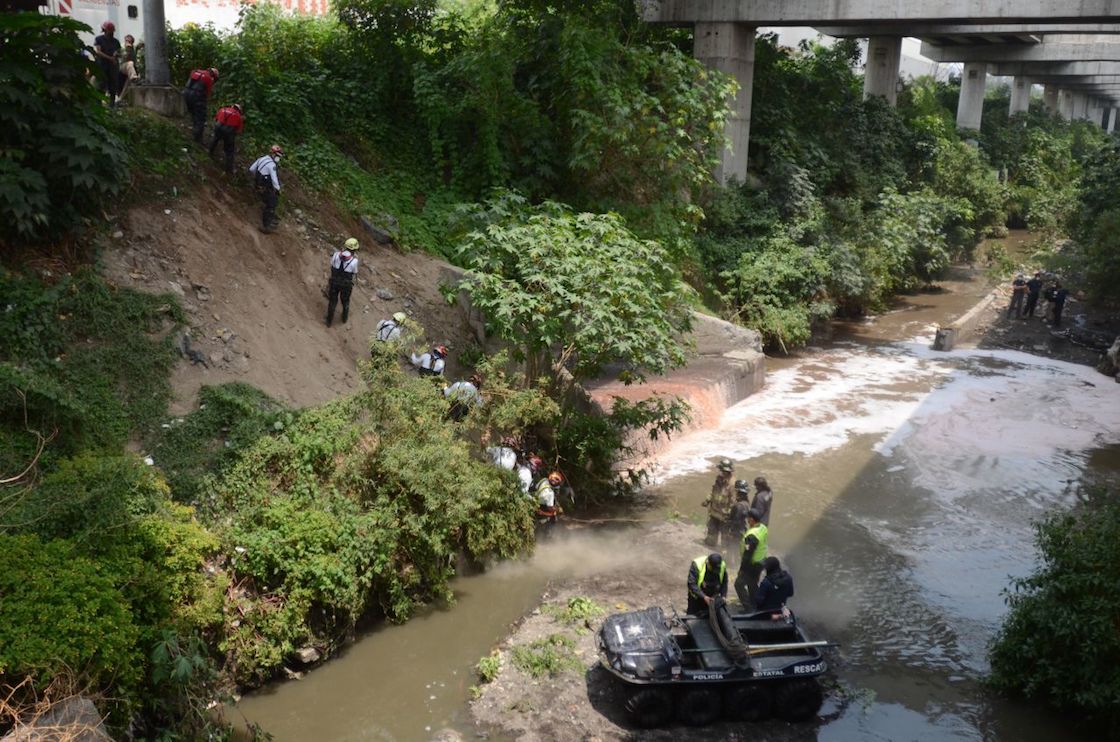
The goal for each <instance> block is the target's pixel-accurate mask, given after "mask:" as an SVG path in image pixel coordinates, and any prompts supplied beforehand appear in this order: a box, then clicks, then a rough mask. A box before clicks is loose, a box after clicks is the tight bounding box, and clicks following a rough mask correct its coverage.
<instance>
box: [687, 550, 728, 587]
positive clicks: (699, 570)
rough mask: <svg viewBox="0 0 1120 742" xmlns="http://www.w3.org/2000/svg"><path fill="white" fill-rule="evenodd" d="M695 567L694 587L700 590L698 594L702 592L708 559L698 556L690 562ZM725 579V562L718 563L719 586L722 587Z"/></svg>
mask: <svg viewBox="0 0 1120 742" xmlns="http://www.w3.org/2000/svg"><path fill="white" fill-rule="evenodd" d="M692 563H693V564H695V565H696V587H698V588H700V592H704V575H705V574H707V572H708V557H707V556H699V557H696V558H695V559H693V560H692ZM725 577H727V562H720V563H719V585H717V586H716V588H717V589H718V588H719V586H720V585H723V579H724V578H725Z"/></svg>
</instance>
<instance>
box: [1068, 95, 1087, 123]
mask: <svg viewBox="0 0 1120 742" xmlns="http://www.w3.org/2000/svg"><path fill="white" fill-rule="evenodd" d="M1072 99H1073V103H1072V106H1071V108H1070V116H1072V117H1073V118H1074V119H1075V120H1078V121H1084V120H1085V119H1087V118H1089V96H1088V95H1086V94H1085V93H1073V94H1072Z"/></svg>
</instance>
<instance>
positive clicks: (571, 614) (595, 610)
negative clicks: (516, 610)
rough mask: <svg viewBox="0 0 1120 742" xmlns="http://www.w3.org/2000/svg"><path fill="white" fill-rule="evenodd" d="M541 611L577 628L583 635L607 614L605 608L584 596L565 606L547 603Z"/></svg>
mask: <svg viewBox="0 0 1120 742" xmlns="http://www.w3.org/2000/svg"><path fill="white" fill-rule="evenodd" d="M541 610H542V611H544V612H545V613H547V614H549V615H550V616H552V617H553V618H555V619H556V620H557V621H560V622H561V623H564V624H567V625H569V626H575V627H576V630H577V631H579V632H581V633H582V632H586V631H588V630H590V629H591V622H592V621H594V620H595V619H597V618H599V617H600V616H602V615H603V614H604V613H606V609H605V608H603V606H601V605H599V604H598V603H596V602H595V601H594V600H592V599H591V598H587V597H584V596H583V595H577V596H575V597H572V598H569V599H568V602H567V603H565V604H563V605H561V604H557V603H546V604H545V605H543V606H542V607H541Z"/></svg>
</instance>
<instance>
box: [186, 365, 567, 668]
mask: <svg viewBox="0 0 1120 742" xmlns="http://www.w3.org/2000/svg"><path fill="white" fill-rule="evenodd" d="M373 350H374V357H373V359H372V362H371V363H370V365H369V366H368V368H367V369H366V377H367V382H368V384H369V389H368V391H366V392H363V393H361V394H359V395H357V396H355V397H352V398H349V399H344V400H339V401H337V402H333V403H330V404H327V405H324V406H323V407H319V408H316V409H313V410H306V411H304V412H302V413H301V414H300V415H299V416H298V417H297V418H296V419H295V420H294V421H293V422H292V423H291V424H289V425H288V426H287V427H285V429H284V431H283V432H281V433H278V434H275V435H271V436H268V437H264V438H261V439H260V440H259V441H258V442H257V443H256V444H254V445H253V446H251V447H249V448H247V449H246V450H244V452H243V453H242V454H241V455H240V456H239V457H238V461H237V462H236V463H235V464H234V465H233V466H232V467H230V469H229V470H228V472H227V473H226V474H225V475H224V476H222V477H220V478H217V479H215V480H212V481H211V482H210V483H209V484H208V486H207V487H206V490H207V491H209V492H212V498H211V499H209V500H207V501H206V504H205V509H206V510H207V512H208V513H210V514H211V516H210V517H211V519H212V520H213V521H214V522H215V526H216V528H217V529H218V530H219V532H220V533H221V535H222V539H223V541H224V542H225V545H226V552H227V553H230V554H236V556H235V557H234V559H233V561H232V563H231V570H232V572H233V576H234V579H235V580H236V581H237V582H238V584H239V585H241V588H240V589H239V591H238V593H237V595H236V597H235V598H234V599H233V603H232V605H231V606H230V609H231V611H233V613H231V617H232V615H236V616H237V620H236V621H234V622H229V623H227V633H226V636H225V638H224V639H223V644H222V646H223V648H224V649H225V650H226V651H227V652H228V653H229V655H230V669H231V671H232V672H233V674H234V676H235V677H236V678H237V679H239V680H242V681H253V680H257V681H259V680H261V679H265V678H267V677H269V676H271V674H272V673H274V672H276V670H277V669H278V667H279V665H280V663H281V662H282V661H283V660H284V658H285V657H286V656H287V655H288V654H289V653H290V652H291V651H292V650H294V649H296V648H298V647H300V646H302V645H304V644H316V645H319V646H323V647H331V646H334V645H336V644H337V643H338V641H339V640H341V639H342V638H344V637H345V636H347V635H348V633H349V632H350V631H351V630H352V629H353V627H354V625H355V623H356V622H357V620H358V619H359V618H360V617H361V616H363V615H365V614H366V613H367V612H369V611H370V610H373V611H375V612H377V613H380V614H383V615H386V616H388V617H389V618H391V619H393V620H403V619H405V618H407V617H408V616H409V614H410V613H411V612H412V610H413V609H414V607H415V605H416V604H417V603H418V602H420V601H425V600H430V599H433V598H435V599H442V600H449V599H450V597H451V594H450V590H449V588H448V580H449V579H450V578H451V576H452V575H453V573H454V564H455V560H456V556H457V554H459V553H460V552H461V553H464V554H465V555H467V556H468V557H469V558H471V559H473V560H476V561H479V562H482V561H485V560H487V559H489V558H491V557H510V556H513V555H515V554H517V553H518V552H520V551H522V550H524V549H526V548H528V547H529V545H530V543H531V539H532V520H531V517H530V514H531V508H530V507H529V503H528V501H527V500H526V499H525V498H524V496H523V495H522V494H521V492H520V490H519V489H518V488H517V485H516V483H515V482H514V481H513V479H512V478H511V477H510V476H509V473H508V472H502V471H500V470H498V469H496V468H494V467H492V466H490V465H489V464H486V463H483V462H482V461H481V460H480V458H479V457H478V456H477V455H475V451H473V450H472V446H471V444H470V443H469V442H468V440H467V439H465V438H464V437H463V436H462V432H463V428H462V426H463V425H465V426H467V427H468V428H470V427H473V426H482V427H483V428H485V427H486V425H487V424H488V422H490V421H493V420H502V421H504V423H505V425H506V426H507V427H505V428H504V429H502V430H500V431H489V430H486V431H485V433H486V436H487V437H489V436H490V435H492V434H496V433H498V432H501V433H509V432H514V431H515V430H516V429H517V428H518V427H525V426H529V425H533V424H535V423H537V422H540V421H541V420H542V419H549V418H550V417H551V415H553V414H555V407H554V406H552V405H551V404H550V403H549V402H548V401H547V400H546V399H544V398H543V396H541V395H540V394H539V392H533V391H532V390H530V391H528V392H525V391H519V389H522V388H523V385H522V384H520V383H517V380H512V381H514V385H513V386H509V385H507V384H506V383H505V382H504V381H503V380H502V379H501V375H500V374H499V373H498V372H497V371H496V370H492V371H493V372H492V373H491V374H490V375H489V379H488V383H487V391H488V396H489V398H490V403H489V404H488V405H487V407H490V408H493V409H490V410H488V411H487V414H486V415H480V416H479V417H478V418H477V419H472V418H474V417H475V416H474V415H471V416H469V417H468V418H467V421H466V422H465V423H461V424H459V425H446V424H441V420H442V418H443V416H444V414H445V412H446V410H447V407H446V402H445V401H444V400H443V398H442V397H441V396H440V395H439V394H438V390H436V389H435V388H433V385H432V384H431V383H430V381H429V380H428V379H425V378H420V377H416V376H412V375H411V374H406V373H404V372H403V371H401V370H400V368H399V366H398V363H397V356H398V349H397V347H396V344H395V343H394V344H388V347H386V345H385V344H380V343H378V344H375V347H374V349H373ZM502 408H505V410H504V411H503V409H502ZM480 432H482V431H480Z"/></svg>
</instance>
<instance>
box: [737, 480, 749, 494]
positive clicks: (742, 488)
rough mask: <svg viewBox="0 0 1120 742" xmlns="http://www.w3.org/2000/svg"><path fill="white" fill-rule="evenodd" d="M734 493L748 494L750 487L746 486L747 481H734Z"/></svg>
mask: <svg viewBox="0 0 1120 742" xmlns="http://www.w3.org/2000/svg"><path fill="white" fill-rule="evenodd" d="M735 491H736V492H738V493H740V494H746V493H747V492H749V491H750V485H749V484H747V480H745V479H736V480H735Z"/></svg>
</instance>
